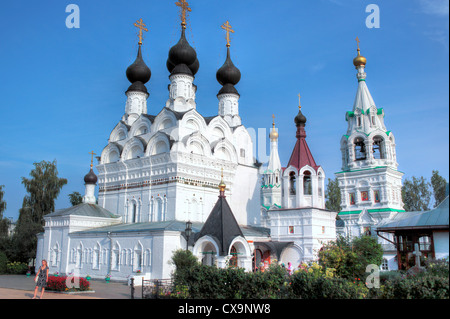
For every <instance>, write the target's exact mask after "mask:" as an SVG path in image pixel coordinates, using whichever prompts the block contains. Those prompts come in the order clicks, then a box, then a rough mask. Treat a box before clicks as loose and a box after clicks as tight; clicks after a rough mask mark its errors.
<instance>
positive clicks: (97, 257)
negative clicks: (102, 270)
mask: <svg viewBox="0 0 450 319" xmlns="http://www.w3.org/2000/svg"><path fill="white" fill-rule="evenodd" d="M100 251H101V249H100V245H99V244H97V245H96V246H95V248H94V252H93V258H92V269H99V266H100Z"/></svg>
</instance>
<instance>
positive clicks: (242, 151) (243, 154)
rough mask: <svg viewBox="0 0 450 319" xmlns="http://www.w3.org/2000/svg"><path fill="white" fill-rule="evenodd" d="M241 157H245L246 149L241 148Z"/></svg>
mask: <svg viewBox="0 0 450 319" xmlns="http://www.w3.org/2000/svg"><path fill="white" fill-rule="evenodd" d="M241 157H245V150H244V149H243V148H241Z"/></svg>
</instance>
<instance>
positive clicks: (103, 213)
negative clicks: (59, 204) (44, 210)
mask: <svg viewBox="0 0 450 319" xmlns="http://www.w3.org/2000/svg"><path fill="white" fill-rule="evenodd" d="M69 215H70V216H88V217H100V218H119V216H116V215H114V214H113V213H111V212H110V211H109V210H107V209H104V208H103V207H100V206H98V205H96V204H86V203H82V204H79V205H76V206H72V207H69V208H64V209H59V210H57V211H55V212H53V213H51V214H47V215H45V216H46V217H59V216H69Z"/></svg>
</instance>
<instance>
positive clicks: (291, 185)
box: [289, 172, 297, 195]
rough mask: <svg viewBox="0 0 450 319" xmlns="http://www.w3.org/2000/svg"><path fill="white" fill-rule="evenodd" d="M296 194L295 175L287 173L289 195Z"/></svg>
mask: <svg viewBox="0 0 450 319" xmlns="http://www.w3.org/2000/svg"><path fill="white" fill-rule="evenodd" d="M296 193H297V191H296V187H295V173H294V172H290V173H289V194H291V195H295V194H296Z"/></svg>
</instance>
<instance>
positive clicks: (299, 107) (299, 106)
mask: <svg viewBox="0 0 450 319" xmlns="http://www.w3.org/2000/svg"><path fill="white" fill-rule="evenodd" d="M297 96H298V109H299V110H301V108H302V106H301V104H300V98H301V96H300V93H299V94H298V95H297Z"/></svg>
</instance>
